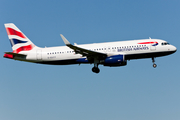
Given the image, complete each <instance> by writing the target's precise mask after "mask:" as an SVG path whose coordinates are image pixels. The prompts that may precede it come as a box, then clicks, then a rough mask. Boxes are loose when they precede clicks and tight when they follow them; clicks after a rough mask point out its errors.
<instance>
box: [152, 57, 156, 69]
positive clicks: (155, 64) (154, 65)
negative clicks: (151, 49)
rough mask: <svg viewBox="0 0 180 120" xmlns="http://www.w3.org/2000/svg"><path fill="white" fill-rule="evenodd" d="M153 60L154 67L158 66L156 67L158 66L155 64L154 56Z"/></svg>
mask: <svg viewBox="0 0 180 120" xmlns="http://www.w3.org/2000/svg"><path fill="white" fill-rule="evenodd" d="M152 62H153V67H154V68H156V67H157V65H156V64H155V60H154V58H152Z"/></svg>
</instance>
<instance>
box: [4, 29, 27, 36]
mask: <svg viewBox="0 0 180 120" xmlns="http://www.w3.org/2000/svg"><path fill="white" fill-rule="evenodd" d="M6 31H7V33H8V35H17V36H19V37H21V38H26V37H25V35H24V34H23V33H21V32H19V31H16V30H14V29H12V28H6Z"/></svg>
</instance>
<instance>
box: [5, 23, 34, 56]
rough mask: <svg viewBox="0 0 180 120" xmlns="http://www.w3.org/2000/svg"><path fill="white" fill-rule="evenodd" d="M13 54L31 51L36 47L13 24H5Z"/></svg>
mask: <svg viewBox="0 0 180 120" xmlns="http://www.w3.org/2000/svg"><path fill="white" fill-rule="evenodd" d="M4 25H5V28H6V31H7V34H8V37H9V40H10V43H11V46H12V50H13V53H19V52H21V51H30V50H32V49H33V48H34V47H35V45H34V44H33V43H32V42H31V41H30V40H29V39H28V38H27V37H26V36H25V35H24V34H23V33H22V32H21V31H20V30H19V29H18V28H17V27H16V26H15V25H14V24H13V23H8V24H4Z"/></svg>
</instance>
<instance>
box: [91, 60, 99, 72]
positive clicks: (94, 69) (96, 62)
mask: <svg viewBox="0 0 180 120" xmlns="http://www.w3.org/2000/svg"><path fill="white" fill-rule="evenodd" d="M98 65H99V61H98V60H97V59H95V60H94V67H93V68H92V71H93V72H94V73H99V72H100V69H99V68H98Z"/></svg>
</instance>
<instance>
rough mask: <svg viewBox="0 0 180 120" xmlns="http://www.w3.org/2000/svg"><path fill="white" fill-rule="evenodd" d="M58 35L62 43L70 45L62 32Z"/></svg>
mask: <svg viewBox="0 0 180 120" xmlns="http://www.w3.org/2000/svg"><path fill="white" fill-rule="evenodd" d="M60 36H61V38H62V39H63V41H64V43H65V44H66V45H70V44H71V43H70V42H69V41H68V40H67V39H66V38H65V37H64V36H63V35H62V34H60Z"/></svg>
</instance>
